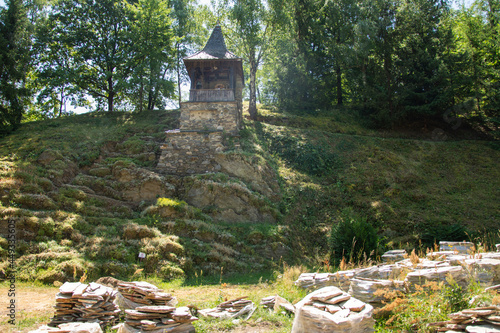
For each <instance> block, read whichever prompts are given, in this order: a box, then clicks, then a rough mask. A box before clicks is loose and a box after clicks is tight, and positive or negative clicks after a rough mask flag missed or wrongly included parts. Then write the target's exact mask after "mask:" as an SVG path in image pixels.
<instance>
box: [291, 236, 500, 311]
mask: <svg viewBox="0 0 500 333" xmlns="http://www.w3.org/2000/svg"><path fill="white" fill-rule="evenodd" d="M472 249H473V244H472V243H469V242H456V243H455V242H440V251H437V252H430V253H428V254H427V257H426V258H418V260H415V258H413V260H412V259H410V258H408V255H405V254H404V252H403V251H404V250H395V251H389V252H387V253H386V254H384V255H383V256H382V258H384V259H385V260H387V261H388V262H387V263H385V264H381V265H377V266H372V267H368V268H359V269H353V270H346V271H339V272H335V273H303V274H301V275H300V277H299V279H298V280H297V281H295V284H296V285H297V286H299V287H301V288H306V289H310V290H316V289H319V288H323V287H326V286H335V287H338V288H340V289H341V290H343V291H345V292H348V293H349V294H351V295H352V296H353V297H356V298H358V299H360V300H362V301H364V302H368V303H370V304H373V305H380V303H381V301H382V300H384V299H383V296H381V293H377V290H380V289H383V290H389V291H396V292H402V293H405V292H409V291H412V290H414V289H415V286H417V285H420V286H421V285H424V284H427V283H429V282H431V281H435V282H441V281H443V282H445V283H447V281H449V279H450V276H451V277H452V278H453V280H454V281H455V282H456V283H458V284H459V285H461V286H465V285H467V284H468V283H469V281H470V280H471V279H474V280H475V281H478V282H479V283H480V284H481V286H483V287H488V286H491V285H494V284H500V252H487V253H472ZM402 258H403V259H402ZM393 260H397V261H395V262H390V261H393ZM417 261H418V262H417Z"/></svg>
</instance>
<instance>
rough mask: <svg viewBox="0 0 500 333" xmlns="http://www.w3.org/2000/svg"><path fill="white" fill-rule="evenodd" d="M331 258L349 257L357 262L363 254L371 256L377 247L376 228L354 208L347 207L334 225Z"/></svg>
mask: <svg viewBox="0 0 500 333" xmlns="http://www.w3.org/2000/svg"><path fill="white" fill-rule="evenodd" d="M330 246H331V251H332V252H331V256H330V257H331V258H335V259H336V260H339V261H340V259H342V258H348V261H349V262H357V261H360V260H361V259H363V256H367V257H371V256H372V255H373V253H372V252H373V251H375V250H376V249H377V246H378V237H377V231H376V230H375V228H374V227H373V226H372V225H371V224H370V223H369V222H368V221H367V219H366V217H364V216H359V215H358V214H356V213H355V212H354V211H353V210H352V209H345V210H343V211H342V212H341V214H340V216H339V221H338V223H337V224H336V225H334V226H333V227H332V231H331V235H330Z"/></svg>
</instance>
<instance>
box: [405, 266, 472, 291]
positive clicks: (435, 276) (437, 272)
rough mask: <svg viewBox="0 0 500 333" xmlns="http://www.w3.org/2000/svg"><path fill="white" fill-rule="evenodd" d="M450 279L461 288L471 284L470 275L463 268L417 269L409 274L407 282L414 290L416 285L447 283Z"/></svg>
mask: <svg viewBox="0 0 500 333" xmlns="http://www.w3.org/2000/svg"><path fill="white" fill-rule="evenodd" d="M450 277H452V278H453V280H454V281H455V282H456V283H458V285H460V286H464V287H465V286H467V285H468V283H469V275H468V274H467V272H466V271H465V269H464V268H463V267H462V266H449V267H439V268H427V269H417V270H415V271H413V272H410V273H408V274H407V275H406V279H405V281H406V282H408V285H409V286H410V289H411V290H413V289H414V286H415V285H424V284H427V283H429V282H431V281H434V282H446V281H447V280H448V279H449V278H450Z"/></svg>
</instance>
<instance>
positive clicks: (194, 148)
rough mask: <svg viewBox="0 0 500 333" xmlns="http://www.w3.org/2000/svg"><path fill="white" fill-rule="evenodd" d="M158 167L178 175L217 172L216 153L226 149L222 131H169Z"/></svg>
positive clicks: (218, 166)
mask: <svg viewBox="0 0 500 333" xmlns="http://www.w3.org/2000/svg"><path fill="white" fill-rule="evenodd" d="M161 149H162V152H161V156H160V161H159V162H158V168H162V169H164V170H165V171H166V172H167V173H170V174H177V175H189V174H200V173H206V172H217V171H219V170H220V168H221V167H220V165H219V164H217V163H216V162H215V155H216V154H218V153H222V152H223V151H224V143H223V136H222V131H186V130H184V131H180V130H174V131H168V132H167V138H166V143H165V144H164V145H162V147H161Z"/></svg>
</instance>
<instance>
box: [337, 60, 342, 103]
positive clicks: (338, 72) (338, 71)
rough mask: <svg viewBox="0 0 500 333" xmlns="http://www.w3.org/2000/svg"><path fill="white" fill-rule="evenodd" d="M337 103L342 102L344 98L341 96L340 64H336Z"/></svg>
mask: <svg viewBox="0 0 500 333" xmlns="http://www.w3.org/2000/svg"><path fill="white" fill-rule="evenodd" d="M336 72H337V105H342V104H344V99H343V96H342V71H341V70H340V66H339V65H337V68H336Z"/></svg>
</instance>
